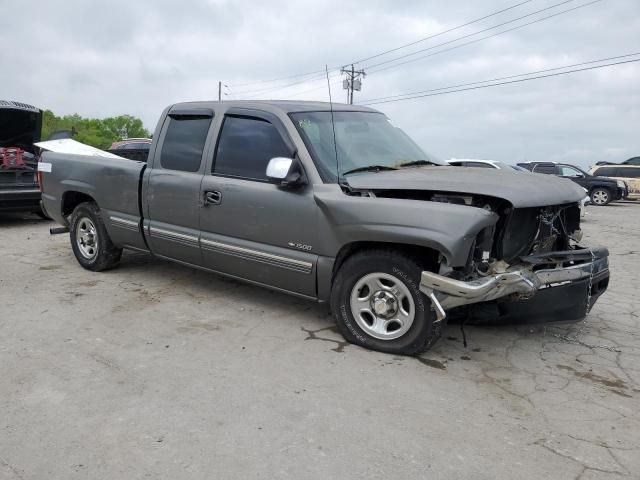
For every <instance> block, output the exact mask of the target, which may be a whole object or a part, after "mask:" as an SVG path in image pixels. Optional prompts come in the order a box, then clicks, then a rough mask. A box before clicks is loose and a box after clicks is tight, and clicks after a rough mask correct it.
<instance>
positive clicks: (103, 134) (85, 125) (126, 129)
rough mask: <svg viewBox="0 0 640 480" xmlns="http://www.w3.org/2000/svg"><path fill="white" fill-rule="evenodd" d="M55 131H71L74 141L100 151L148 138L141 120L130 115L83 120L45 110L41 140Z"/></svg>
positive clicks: (74, 116)
mask: <svg viewBox="0 0 640 480" xmlns="http://www.w3.org/2000/svg"><path fill="white" fill-rule="evenodd" d="M57 130H72V131H73V132H74V135H73V138H74V140H77V141H79V142H82V143H85V144H87V145H91V146H92V147H96V148H102V149H106V148H109V147H110V146H111V144H112V143H113V142H117V141H118V140H123V139H125V138H147V137H149V131H148V130H147V129H146V128H144V125H143V124H142V120H140V119H139V118H136V117H134V116H131V115H118V116H117V117H108V118H101V119H100V118H84V117H81V116H80V115H78V114H77V113H75V114H73V115H65V116H63V117H58V116H56V115H55V114H54V113H53V112H52V111H51V110H45V111H44V112H43V114H42V138H43V139H44V140H46V139H47V138H49V135H51V134H52V133H53V132H55V131H57Z"/></svg>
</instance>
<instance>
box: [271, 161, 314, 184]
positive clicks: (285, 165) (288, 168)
mask: <svg viewBox="0 0 640 480" xmlns="http://www.w3.org/2000/svg"><path fill="white" fill-rule="evenodd" d="M267 178H268V179H269V180H270V181H271V182H272V183H275V184H278V185H279V186H281V187H297V186H300V185H304V184H305V183H306V181H305V178H304V170H303V169H302V165H301V164H300V161H299V160H298V159H296V158H286V157H275V158H272V159H271V160H269V163H268V164H267Z"/></svg>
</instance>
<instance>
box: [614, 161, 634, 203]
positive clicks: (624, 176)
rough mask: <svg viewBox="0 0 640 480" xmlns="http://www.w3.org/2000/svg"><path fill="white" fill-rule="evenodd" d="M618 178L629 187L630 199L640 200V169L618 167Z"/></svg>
mask: <svg viewBox="0 0 640 480" xmlns="http://www.w3.org/2000/svg"><path fill="white" fill-rule="evenodd" d="M616 176H617V177H618V178H619V179H620V180H623V181H624V182H625V183H626V184H627V187H629V198H633V199H638V198H640V167H618V168H617V169H616Z"/></svg>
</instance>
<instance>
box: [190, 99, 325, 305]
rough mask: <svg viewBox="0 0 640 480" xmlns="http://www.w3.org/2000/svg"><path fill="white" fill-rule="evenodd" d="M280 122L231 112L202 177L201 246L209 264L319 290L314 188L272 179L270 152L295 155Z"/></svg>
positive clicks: (271, 282) (275, 283) (283, 285)
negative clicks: (283, 185)
mask: <svg viewBox="0 0 640 480" xmlns="http://www.w3.org/2000/svg"><path fill="white" fill-rule="evenodd" d="M278 121H279V120H278V119H277V118H273V117H271V116H268V115H267V114H266V113H265V116H264V117H262V116H260V115H259V113H257V112H255V111H252V112H251V115H246V114H243V115H235V114H230V112H227V115H225V117H224V120H223V122H222V127H221V129H220V135H219V138H218V142H217V145H216V151H215V156H214V158H213V161H212V165H211V167H210V170H209V172H207V173H206V174H205V176H204V178H203V181H202V186H201V198H202V199H204V202H203V206H202V208H201V211H200V229H201V237H200V246H201V251H202V256H203V260H204V264H205V266H206V267H208V268H210V269H212V270H216V271H219V272H222V273H226V274H228V275H232V276H235V277H239V278H242V279H246V280H250V281H252V282H256V283H260V284H263V285H267V286H271V287H275V288H278V289H282V290H286V291H289V292H294V293H298V294H301V295H304V296H308V297H315V296H316V263H317V258H318V256H317V255H316V254H315V252H314V247H315V245H314V242H315V241H317V239H318V235H317V231H316V229H317V221H316V218H317V215H318V212H317V206H316V203H315V201H314V198H313V189H312V186H311V185H309V184H307V185H304V186H302V187H300V188H298V189H285V188H280V187H278V186H277V185H275V184H273V183H271V182H270V181H269V180H267V177H266V169H267V163H268V162H269V160H270V159H271V158H275V157H289V158H291V156H292V152H293V148H292V147H290V146H289V145H288V144H287V142H286V141H285V139H284V138H283V135H286V131H285V130H284V127H282V126H281V128H280V129H278V128H276V125H275V123H276V122H278Z"/></svg>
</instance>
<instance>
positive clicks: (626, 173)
mask: <svg viewBox="0 0 640 480" xmlns="http://www.w3.org/2000/svg"><path fill="white" fill-rule="evenodd" d="M616 177H623V178H640V167H639V168H618V173H617V175H616Z"/></svg>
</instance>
